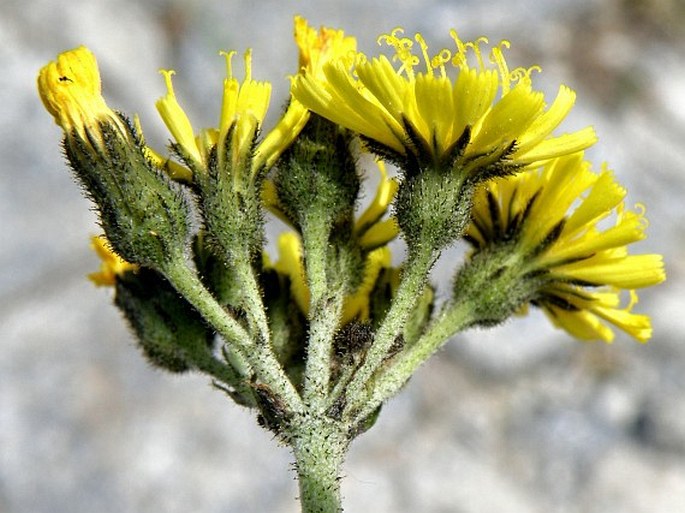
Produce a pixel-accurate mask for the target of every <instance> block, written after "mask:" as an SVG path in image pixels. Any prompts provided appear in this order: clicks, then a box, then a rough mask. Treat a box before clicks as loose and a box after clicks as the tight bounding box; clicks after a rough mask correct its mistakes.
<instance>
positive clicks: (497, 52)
mask: <svg viewBox="0 0 685 513" xmlns="http://www.w3.org/2000/svg"><path fill="white" fill-rule="evenodd" d="M509 46H510V44H509V41H506V40H503V41H500V43H499V45H497V46H495V47H493V49H492V50H491V52H490V62H493V63H495V64H497V69H498V70H499V76H500V80H501V82H502V96H504V95H505V94H507V93H508V92H509V90H510V87H511V74H510V72H509V66H507V61H506V60H505V59H504V52H503V51H502V49H503V48H509Z"/></svg>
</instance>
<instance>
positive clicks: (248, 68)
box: [243, 48, 252, 83]
mask: <svg viewBox="0 0 685 513" xmlns="http://www.w3.org/2000/svg"><path fill="white" fill-rule="evenodd" d="M251 81H252V48H248V49H247V50H246V51H245V80H244V81H243V83H246V82H251Z"/></svg>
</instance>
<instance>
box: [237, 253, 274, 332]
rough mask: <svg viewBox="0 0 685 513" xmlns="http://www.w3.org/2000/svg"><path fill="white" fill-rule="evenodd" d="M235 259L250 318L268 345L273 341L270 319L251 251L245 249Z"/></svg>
mask: <svg viewBox="0 0 685 513" xmlns="http://www.w3.org/2000/svg"><path fill="white" fill-rule="evenodd" d="M233 260H234V266H235V272H236V274H237V277H238V281H239V283H240V284H241V285H242V293H243V299H244V301H245V307H246V308H245V310H246V311H247V315H248V318H249V319H250V322H251V323H252V324H253V325H255V326H256V329H257V330H258V332H259V334H260V336H261V338H262V341H263V342H264V343H265V344H267V345H268V344H270V343H271V332H270V330H269V321H268V320H267V318H266V309H265V308H264V301H263V300H262V293H261V291H260V289H259V284H258V283H257V277H256V276H255V272H254V268H253V267H252V265H251V263H250V262H251V259H250V256H249V252H248V251H245V252H244V254H242V255H241V256H238V257H236V258H234V259H233Z"/></svg>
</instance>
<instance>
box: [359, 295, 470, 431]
mask: <svg viewBox="0 0 685 513" xmlns="http://www.w3.org/2000/svg"><path fill="white" fill-rule="evenodd" d="M473 320H474V319H473V315H472V305H471V304H470V303H469V302H462V303H458V304H455V305H453V306H451V307H450V308H449V309H448V310H447V311H445V312H443V313H442V314H441V315H440V316H439V317H438V318H437V319H435V320H434V321H433V323H432V324H431V326H430V327H429V328H428V330H426V332H425V333H424V334H423V335H422V336H421V337H420V338H419V339H418V340H417V341H416V342H415V343H414V344H413V345H412V346H411V347H409V348H408V349H407V350H405V351H403V352H401V353H400V354H398V355H397V356H396V358H395V359H394V360H393V361H392V362H391V363H390V365H388V367H387V368H386V369H384V370H383V372H381V373H380V375H379V376H378V377H377V379H376V380H375V382H374V384H373V388H372V390H371V392H370V394H369V395H368V396H367V398H366V399H365V400H364V402H363V407H362V409H361V410H360V411H359V412H358V413H357V414H356V416H355V420H354V422H355V423H357V422H360V421H362V420H363V419H365V418H366V417H367V416H369V415H370V414H371V413H373V412H374V411H375V410H376V408H378V406H380V405H381V404H382V403H383V402H384V401H386V400H387V399H390V398H391V397H393V396H394V395H395V394H397V392H399V390H400V389H401V388H402V386H403V385H404V384H405V383H406V382H407V380H408V379H409V378H410V377H411V376H412V375H413V374H414V372H416V370H417V369H418V368H419V367H420V366H421V365H422V364H423V363H424V362H425V361H426V360H428V358H430V357H431V356H432V355H433V354H434V353H435V352H436V351H437V350H438V349H439V348H440V347H442V346H443V345H444V344H445V343H446V342H447V341H448V340H449V339H450V337H452V336H453V335H454V334H455V333H457V332H459V331H462V330H463V329H464V328H466V327H468V326H469V325H470V324H471V323H472V322H473Z"/></svg>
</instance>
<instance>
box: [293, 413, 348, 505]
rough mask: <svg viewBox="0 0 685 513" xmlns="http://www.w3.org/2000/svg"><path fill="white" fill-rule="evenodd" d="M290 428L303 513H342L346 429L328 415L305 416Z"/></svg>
mask: <svg viewBox="0 0 685 513" xmlns="http://www.w3.org/2000/svg"><path fill="white" fill-rule="evenodd" d="M291 431H292V447H293V453H294V455H295V467H296V469H297V477H298V481H299V487H300V502H301V506H302V513H340V512H341V511H342V499H341V496H340V471H341V469H342V464H343V461H344V459H345V454H346V452H347V447H348V440H347V436H346V433H347V430H346V429H344V427H343V426H342V425H341V424H340V423H337V422H335V421H332V420H331V419H329V418H327V417H312V416H303V417H302V418H301V419H299V421H298V422H297V423H296V424H294V425H293V426H292V428H291Z"/></svg>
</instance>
